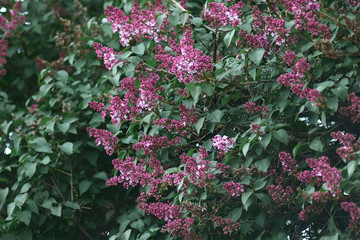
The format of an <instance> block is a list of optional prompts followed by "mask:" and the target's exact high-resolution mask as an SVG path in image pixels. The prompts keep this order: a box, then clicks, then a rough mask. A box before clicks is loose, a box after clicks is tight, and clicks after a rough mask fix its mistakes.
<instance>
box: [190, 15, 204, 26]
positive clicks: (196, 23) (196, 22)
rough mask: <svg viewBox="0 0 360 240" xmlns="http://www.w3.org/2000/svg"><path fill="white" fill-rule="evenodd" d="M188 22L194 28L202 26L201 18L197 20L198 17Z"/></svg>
mask: <svg viewBox="0 0 360 240" xmlns="http://www.w3.org/2000/svg"><path fill="white" fill-rule="evenodd" d="M189 21H190V22H191V23H192V24H194V25H195V26H196V27H200V26H201V24H202V22H203V20H202V18H199V17H197V18H193V19H190V20H189Z"/></svg>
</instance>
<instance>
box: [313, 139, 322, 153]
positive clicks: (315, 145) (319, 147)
mask: <svg viewBox="0 0 360 240" xmlns="http://www.w3.org/2000/svg"><path fill="white" fill-rule="evenodd" d="M309 148H310V149H312V150H314V151H317V152H322V151H323V149H324V144H323V143H322V142H321V140H320V139H318V138H317V139H314V140H313V141H312V142H311V143H310V145H309Z"/></svg>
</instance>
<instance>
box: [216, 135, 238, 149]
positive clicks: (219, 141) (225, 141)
mask: <svg viewBox="0 0 360 240" xmlns="http://www.w3.org/2000/svg"><path fill="white" fill-rule="evenodd" d="M212 144H213V146H214V148H216V149H218V150H219V151H220V152H222V153H227V152H228V151H229V149H230V148H233V147H234V144H235V141H234V140H232V139H231V138H229V137H228V136H226V135H224V136H222V137H221V136H220V135H216V136H215V137H213V138H212Z"/></svg>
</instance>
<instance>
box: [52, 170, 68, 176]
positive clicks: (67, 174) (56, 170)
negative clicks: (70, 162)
mask: <svg viewBox="0 0 360 240" xmlns="http://www.w3.org/2000/svg"><path fill="white" fill-rule="evenodd" d="M54 169H55V170H56V171H58V172H61V173H63V174H66V175H68V176H71V174H70V173H67V172H65V171H63V170H60V169H57V168H54Z"/></svg>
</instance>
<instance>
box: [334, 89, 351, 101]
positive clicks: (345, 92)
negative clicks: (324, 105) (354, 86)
mask: <svg viewBox="0 0 360 240" xmlns="http://www.w3.org/2000/svg"><path fill="white" fill-rule="evenodd" d="M332 92H333V93H334V94H335V95H336V96H338V97H339V98H341V100H343V101H345V100H346V97H347V95H348V90H347V87H345V86H340V87H337V88H335V89H332Z"/></svg>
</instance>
